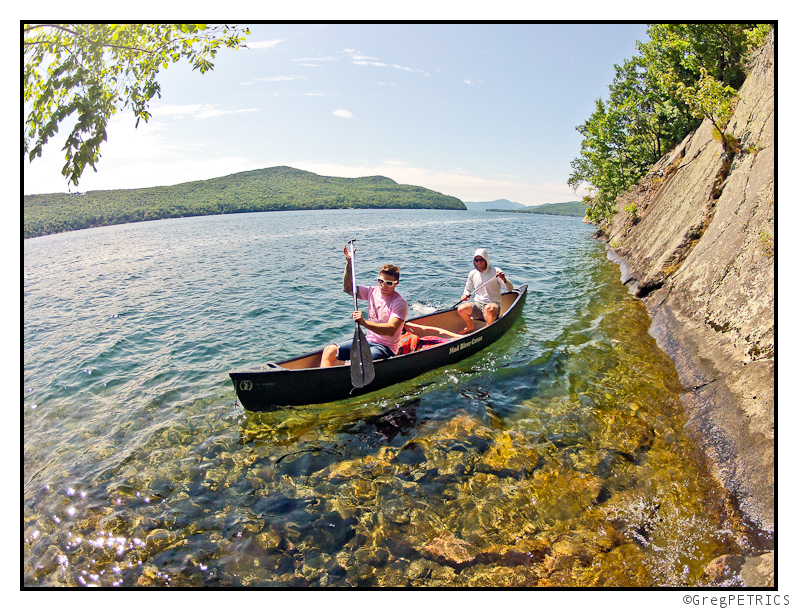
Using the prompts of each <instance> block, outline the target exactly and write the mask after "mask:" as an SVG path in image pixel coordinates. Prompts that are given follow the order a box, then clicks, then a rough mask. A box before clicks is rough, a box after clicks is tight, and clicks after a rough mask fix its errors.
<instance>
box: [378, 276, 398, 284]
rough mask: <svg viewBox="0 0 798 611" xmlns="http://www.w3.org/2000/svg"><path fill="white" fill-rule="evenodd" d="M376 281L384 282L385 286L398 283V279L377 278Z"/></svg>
mask: <svg viewBox="0 0 798 611" xmlns="http://www.w3.org/2000/svg"><path fill="white" fill-rule="evenodd" d="M377 282H378V283H379V284H384V285H385V286H393V285H394V284H399V281H398V280H383V279H382V278H377Z"/></svg>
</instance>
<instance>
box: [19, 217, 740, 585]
mask: <svg viewBox="0 0 798 611" xmlns="http://www.w3.org/2000/svg"><path fill="white" fill-rule="evenodd" d="M394 214H395V213H394ZM437 214H440V213H437ZM325 218H328V217H325ZM330 218H332V220H335V219H336V218H337V217H334V216H332V217H330ZM450 218H451V216H448V217H446V220H445V221H441V225H442V226H443V224H444V222H445V223H446V224H447V225H448V224H449V223H450V222H451V221H450ZM480 218H486V217H480ZM496 218H499V219H503V218H506V217H505V216H502V215H498V216H497V217H496ZM332 220H331V221H330V223H331V227H327V228H325V229H324V230H325V231H327V232H331V233H332V234H333V238H334V240H338V241H340V240H339V236H338V234H337V233H336V232H335V231H334V223H332ZM508 222H509V221H508ZM512 222H513V223H514V225H513V226H514V229H515V230H516V231H517V232H518V237H517V240H518V244H516V245H515V248H516V249H517V250H518V254H517V255H516V259H514V260H510V261H508V263H507V264H506V265H505V264H504V261H502V266H503V267H505V269H508V268H509V269H516V268H522V267H523V269H524V270H525V273H526V274H528V275H527V277H523V276H522V275H521V274H520V273H516V277H519V276H520V277H521V279H522V280H523V281H528V282H529V283H530V290H531V293H530V299H529V301H528V304H527V308H526V310H525V314H524V317H523V320H522V321H521V322H520V323H519V324H518V325H517V327H516V329H514V331H515V333H514V334H513V335H512V336H508V337H505V338H502V340H500V341H499V342H498V343H497V344H495V345H494V346H492V347H491V349H490V350H488V351H486V352H485V353H481V354H478V355H476V356H475V357H473V358H471V359H468V360H466V361H464V362H462V363H460V364H458V365H457V366H456V367H451V368H448V369H446V370H443V371H437V372H433V373H430V374H427V375H425V376H422V377H421V378H419V379H416V380H413V381H412V382H410V383H407V384H402V385H398V386H395V387H392V388H389V389H386V390H385V391H382V392H379V393H374V394H373V395H371V396H369V395H367V396H364V397H359V398H357V399H356V400H352V401H342V402H338V403H335V404H330V405H323V406H308V407H305V408H299V409H292V410H285V411H281V412H275V413H268V414H256V413H248V412H245V411H244V410H242V409H241V408H240V407H239V406H237V405H236V404H235V403H234V396H233V392H232V385H231V384H229V382H227V381H226V380H224V379H219V378H218V376H217V378H216V380H215V381H214V382H213V383H208V382H205V381H204V378H203V376H202V375H201V368H200V367H199V366H198V365H197V363H199V362H201V361H202V360H203V358H208V357H207V355H208V353H207V352H203V350H204V348H203V347H201V346H200V344H201V343H203V342H207V340H208V339H209V338H210V340H211V343H213V342H214V341H215V342H217V344H218V345H221V346H222V349H225V348H224V341H223V340H215V339H214V337H215V336H213V335H212V334H209V332H202V331H197V330H194V331H193V333H194V334H195V335H196V336H197V337H198V338H200V339H195V340H193V342H194V344H193V345H192V346H186V345H185V341H186V340H185V338H184V336H185V334H186V333H184V332H182V330H181V329H178V331H180V332H178V331H173V335H171V336H170V335H169V333H167V334H166V335H165V336H163V337H160V338H158V339H153V335H152V331H151V329H150V328H145V327H143V328H142V329H141V330H140V331H136V332H135V333H139V332H140V333H142V334H143V335H145V336H147V337H148V338H149V339H148V342H152V341H154V342H155V346H152V347H144V343H142V342H139V341H133V340H131V335H120V336H119V337H116V338H115V339H114V340H111V341H108V342H107V343H106V344H103V345H102V347H101V348H97V346H98V345H100V343H101V342H95V350H96V352H97V353H99V354H105V355H107V354H108V353H112V354H114V355H117V356H114V357H113V359H111V360H112V362H113V363H115V364H119V365H123V366H125V365H126V366H127V367H128V368H129V369H130V370H131V372H132V373H131V375H130V377H125V376H124V375H123V374H122V373H120V372H119V371H115V376H117V379H115V380H111V379H109V376H107V375H102V370H103V367H104V365H103V364H104V363H105V362H106V361H107V358H106V360H103V359H101V358H99V357H96V356H95V357H91V356H89V357H88V358H87V359H85V360H81V359H82V357H81V356H80V355H77V354H74V355H72V357H71V358H67V357H61V358H62V359H63V363H72V364H73V365H74V366H73V368H72V373H69V372H67V371H60V372H54V373H53V374H52V380H51V381H49V382H48V383H47V384H44V383H43V382H42V381H41V376H42V375H44V374H43V373H42V369H41V368H38V367H37V365H36V364H35V363H34V362H33V361H34V360H35V359H34V358H33V356H34V355H42V354H45V353H46V351H42V350H41V349H38V348H34V344H35V341H32V339H30V338H29V333H30V334H31V335H33V328H32V327H30V328H29V326H28V316H29V310H28V308H29V301H28V297H27V291H28V289H27V288H26V338H25V341H26V387H27V388H26V397H29V399H26V416H25V417H26V422H25V427H26V431H25V433H26V444H25V480H24V485H25V501H24V523H23V533H22V536H23V538H24V564H23V576H24V577H23V579H24V583H25V584H26V585H28V586H31V585H57V584H58V585H69V586H122V587H124V586H136V585H145V586H210V585H222V586H224V585H233V586H322V587H323V586H445V587H451V586H471V587H474V586H493V587H495V586H530V587H532V586H623V587H641V586H643V587H645V586H695V585H700V584H701V583H702V580H703V571H704V568H705V567H706V565H707V563H708V562H709V561H711V560H712V559H714V558H716V557H718V556H720V555H723V554H726V553H735V552H738V551H739V548H740V546H741V545H744V544H745V541H744V539H742V537H740V536H739V535H735V534H734V533H733V532H732V531H731V528H730V526H729V524H728V522H727V518H726V515H725V508H724V504H723V498H722V497H721V496H720V495H719V494H718V491H717V490H716V489H715V488H714V487H713V484H712V482H711V481H710V480H709V479H708V478H707V476H706V475H705V474H704V472H703V471H702V469H701V468H700V460H699V458H698V455H697V454H696V452H695V448H694V447H693V446H692V445H691V444H690V442H689V441H688V440H687V439H686V438H685V436H684V434H683V431H682V427H683V424H684V420H683V417H682V412H681V408H680V405H679V402H678V399H679V393H680V391H681V387H680V385H679V382H678V378H677V376H676V372H675V370H674V368H673V365H672V364H671V363H670V361H668V359H667V358H666V357H665V356H664V355H663V354H662V353H661V352H660V351H659V350H658V349H657V347H656V345H655V343H654V342H653V340H652V339H651V338H650V337H649V336H648V335H647V333H646V329H647V326H648V319H647V316H646V313H645V310H644V308H643V307H642V306H641V305H640V304H639V303H637V302H635V301H634V300H632V299H631V298H630V296H629V295H628V293H627V292H626V290H625V289H624V288H623V287H622V286H620V284H619V282H618V280H617V269H616V268H615V267H614V266H613V265H612V264H611V263H609V262H608V261H606V258H605V257H604V255H603V252H602V251H601V248H600V246H599V245H597V244H595V243H593V242H591V241H589V240H587V239H586V233H585V231H584V229H583V228H582V227H581V226H580V227H576V226H574V225H573V224H572V225H565V229H563V230H562V231H563V234H564V237H561V239H562V240H565V238H567V241H564V242H563V244H561V245H560V248H559V250H558V249H557V248H556V244H554V245H549V248H551V249H552V251H553V252H552V256H551V257H549V258H547V257H546V255H545V253H543V251H544V249H545V248H544V247H545V246H546V244H541V249H540V250H539V251H537V252H529V251H528V250H522V247H523V245H524V244H526V243H527V240H528V239H529V236H528V235H527V234H525V233H524V231H528V232H532V231H538V230H539V229H536V228H535V227H534V226H532V224H533V221H532V220H525V221H524V222H527V223H529V225H528V226H527V227H526V229H525V228H524V227H520V228H519V227H518V225H519V224H521V221H518V220H513V221H512ZM546 222H555V221H551V220H550V219H547V221H546ZM561 222H562V223H573V222H572V221H570V220H563V221H561ZM181 227H182V225H181ZM275 232H277V229H275ZM278 233H279V232H278ZM447 233H448V230H447ZM274 239H275V240H278V239H285V238H284V237H280V236H275V237H274ZM334 240H333V241H334ZM244 243H246V240H244ZM490 247H491V246H490V245H489V248H490ZM220 248H221V246H220ZM497 248H498V246H497ZM505 258H506V259H510V258H511V257H510V256H509V255H505ZM447 265H454V262H451V261H449V262H448V263H447ZM535 266H540V269H537V270H535V269H533V268H534V267H535ZM27 267H28V259H26V269H27ZM544 268H545V269H544ZM241 273H244V272H241ZM337 274H338V271H337V270H335V271H334V272H332V273H331V276H336V275H337ZM338 281H339V279H338V278H337V277H336V279H335V282H336V283H337V282H338ZM194 290H195V291H198V292H202V291H206V290H210V289H209V288H208V287H207V286H205V285H203V284H201V283H200V284H199V285H198V288H196V289H194ZM457 290H459V288H456V289H455V290H454V293H457ZM30 291H31V295H32V296H34V295H33V289H32V288H31V289H30ZM456 297H457V296H455V300H456ZM37 298H39V297H37ZM445 299H446V295H431V296H429V297H427V298H425V299H422V300H421V304H420V306H419V307H425V304H433V305H440V303H437V304H436V303H434V302H436V301H437V302H441V301H444V302H445ZM207 303H208V304H209V305H208V306H207V310H208V312H209V314H207V317H208V318H210V319H214V318H215V317H216V314H215V312H216V311H217V310H223V309H224V308H225V307H226V306H224V305H223V304H221V303H220V302H215V301H214V300H213V299H210V298H209V301H208V302H207ZM243 309H244V310H245V312H244V313H241V312H239V314H238V315H239V316H241V317H242V319H243V318H246V317H252V316H255V317H257V316H262V314H258V313H257V311H256V308H255V307H254V306H253V307H245V308H243ZM343 309H346V308H345V307H344V308H343ZM122 311H124V310H122ZM265 311H266V314H265V315H268V313H269V312H270V311H271V310H270V308H268V307H266V308H265ZM39 313H41V311H40V312H39ZM184 314H185V315H186V316H189V315H190V314H189V313H188V310H186V312H185V313H184ZM30 315H31V316H32V317H35V316H37V314H36V312H34V311H33V310H31V312H30ZM168 319H169V317H168V316H167V317H166V320H168ZM220 319H224V316H220ZM51 322H52V323H54V324H55V323H58V321H57V320H56V319H53V320H51ZM110 322H113V319H112V320H111V321H110ZM159 324H161V323H159ZM206 324H207V323H206ZM166 326H167V327H168V326H169V325H168V324H167V325H166ZM178 326H179V325H178ZM135 333H134V334H133V335H135ZM203 333H205V335H203ZM64 337H65V338H67V339H69V336H68V334H66V332H65V335H64ZM170 337H172V339H169V338H170ZM74 341H75V342H76V346H81V345H82V344H81V343H80V342H79V341H77V340H74ZM142 341H143V340H142ZM170 342H172V343H178V344H179V345H180V347H181V350H179V351H177V352H179V353H180V354H179V356H176V355H175V354H167V352H169V351H170V350H171V348H169V345H170ZM138 349H143V350H144V351H145V352H147V353H148V355H151V354H153V353H154V354H156V355H159V354H160V355H161V363H162V365H161V367H162V369H163V371H159V370H157V369H152V368H149V367H151V366H149V365H148V366H147V367H143V366H141V365H139V364H138V361H136V360H135V359H134V358H133V357H132V356H131V357H130V358H128V357H126V356H124V355H122V356H119V354H118V353H121V352H122V351H125V350H128V351H130V352H131V354H134V353H136V352H137V350H138ZM248 349H253V348H252V347H251V346H249V347H248ZM88 353H91V350H88ZM186 353H187V354H186ZM92 358H94V359H95V360H96V361H97V362H99V363H100V364H99V365H94V366H93V367H92V373H91V374H89V373H88V372H86V371H85V369H89V368H90V365H91V361H92ZM178 358H179V359H182V360H180V361H179V363H180V364H179V365H175V363H176V362H177V361H176V359H178ZM87 362H88V363H89V364H88V365H87V366H86V367H84V364H86V363H87ZM212 366H213V367H215V368H217V369H219V367H218V365H216V364H214V365H212ZM62 367H63V365H62ZM123 368H124V367H123ZM228 368H232V367H228ZM64 369H66V368H64ZM225 369H226V368H225V367H222V368H221V371H222V373H223V372H224V371H225ZM98 373H99V374H100V375H97V374H98ZM81 376H82V377H81ZM90 376H95V378H93V379H92V381H91V382H87V381H86V380H87V379H89V377H90ZM142 376H143V377H145V378H147V381H146V382H145V383H144V387H142V386H141V384H142V382H141V380H138V378H139V377H142ZM186 377H188V382H184V380H185V378H186ZM205 377H207V376H205ZM222 377H223V376H222ZM94 380H97V381H94ZM101 380H102V381H101ZM106 382H112V383H111V384H106ZM203 384H206V386H203ZM34 387H36V388H35V389H34ZM42 387H46V390H44V389H43V388H42ZM109 388H110V390H109ZM148 389H149V390H148ZM142 390H144V392H145V394H146V393H149V395H148V397H147V398H146V400H143V401H142V400H140V399H136V398H134V395H135V394H136V393H138V392H142ZM33 405H35V406H36V408H35V409H34V408H33ZM126 408H127V410H126ZM48 427H49V430H50V431H53V432H57V435H56V434H54V433H51V434H50V435H49V436H48Z"/></svg>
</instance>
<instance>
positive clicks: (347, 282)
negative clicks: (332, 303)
mask: <svg viewBox="0 0 798 611" xmlns="http://www.w3.org/2000/svg"><path fill="white" fill-rule="evenodd" d="M344 293H346V294H347V295H352V261H351V259H349V258H348V257H347V259H346V269H345V270H344Z"/></svg>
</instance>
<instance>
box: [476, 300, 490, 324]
mask: <svg viewBox="0 0 798 611" xmlns="http://www.w3.org/2000/svg"><path fill="white" fill-rule="evenodd" d="M491 303H493V302H492V301H472V302H471V306H472V307H471V318H473V319H474V320H485V308H487V307H488V306H489V305H490V304H491Z"/></svg>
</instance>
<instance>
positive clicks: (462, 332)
mask: <svg viewBox="0 0 798 611" xmlns="http://www.w3.org/2000/svg"><path fill="white" fill-rule="evenodd" d="M473 330H474V325H469V326H467V327H466V328H465V329H463V330H462V331H460V335H465V334H466V333H471V331H473Z"/></svg>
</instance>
